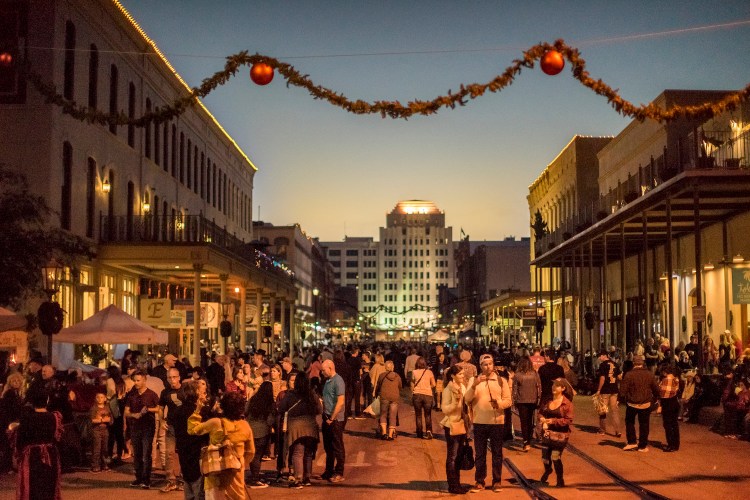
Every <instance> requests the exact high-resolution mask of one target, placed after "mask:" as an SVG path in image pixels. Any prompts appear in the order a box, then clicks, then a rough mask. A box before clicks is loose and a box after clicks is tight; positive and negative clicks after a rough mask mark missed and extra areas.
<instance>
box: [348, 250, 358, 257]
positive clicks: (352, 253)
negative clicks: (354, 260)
mask: <svg viewBox="0 0 750 500" xmlns="http://www.w3.org/2000/svg"><path fill="white" fill-rule="evenodd" d="M358 255H359V250H356V249H355V250H351V249H350V250H347V251H346V256H347V257H356V256H358Z"/></svg>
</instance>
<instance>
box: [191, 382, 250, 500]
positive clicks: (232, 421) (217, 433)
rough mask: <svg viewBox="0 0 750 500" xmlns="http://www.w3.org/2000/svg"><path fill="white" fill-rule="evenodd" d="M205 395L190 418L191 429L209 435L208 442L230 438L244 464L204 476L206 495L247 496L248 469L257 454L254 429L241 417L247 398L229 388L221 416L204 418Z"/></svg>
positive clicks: (232, 499) (229, 499) (239, 499)
mask: <svg viewBox="0 0 750 500" xmlns="http://www.w3.org/2000/svg"><path fill="white" fill-rule="evenodd" d="M204 404H205V399H199V400H198V404H197V405H196V408H195V412H193V414H192V415H191V416H190V418H189V419H188V433H189V434H192V435H194V436H202V435H208V439H209V443H210V444H212V445H220V444H222V443H224V442H226V441H229V442H230V443H231V445H232V448H233V449H234V453H235V454H236V455H237V457H239V459H240V462H241V464H242V466H241V467H240V469H239V470H234V469H227V470H223V471H221V472H220V473H218V474H213V475H210V476H205V478H204V484H203V487H204V489H205V495H206V498H208V499H210V500H213V499H217V500H218V499H222V500H245V499H246V498H247V491H246V490H245V469H246V468H247V467H248V466H249V464H250V461H251V460H252V459H253V455H254V454H255V445H254V443H253V431H252V430H251V429H250V425H249V424H248V423H247V422H245V420H244V419H243V418H242V416H243V414H244V413H245V398H244V397H243V395H242V394H239V393H237V392H228V393H226V394H224V395H223V396H222V397H221V401H220V402H219V406H220V407H221V411H222V416H221V418H218V417H217V418H210V419H208V420H204V416H203V415H202V414H201V410H202V409H203V405H204Z"/></svg>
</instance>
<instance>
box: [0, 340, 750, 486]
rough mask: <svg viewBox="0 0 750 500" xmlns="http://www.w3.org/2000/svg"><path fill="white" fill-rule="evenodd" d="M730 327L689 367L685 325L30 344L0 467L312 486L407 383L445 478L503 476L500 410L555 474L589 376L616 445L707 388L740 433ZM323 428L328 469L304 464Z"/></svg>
mask: <svg viewBox="0 0 750 500" xmlns="http://www.w3.org/2000/svg"><path fill="white" fill-rule="evenodd" d="M728 342H731V337H730V336H723V337H722V341H721V345H720V348H719V349H717V358H716V362H715V363H709V362H708V359H709V358H708V357H704V359H705V360H706V363H704V364H703V366H705V370H703V371H702V372H701V371H698V370H696V369H695V367H697V366H699V361H700V360H699V359H698V356H700V354H701V353H703V354H704V355H706V354H707V353H710V348H709V350H708V351H707V350H706V349H705V347H706V346H709V347H710V343H708V342H706V343H705V345H704V349H703V350H701V346H699V345H698V344H697V338H695V337H694V338H692V339H691V342H690V343H688V344H687V345H684V346H683V345H680V346H677V347H675V348H674V349H672V348H671V347H670V346H669V345H668V343H666V344H665V343H664V342H663V339H658V338H649V339H647V340H646V342H638V343H637V345H636V348H635V349H634V350H633V352H630V353H628V354H627V355H625V356H623V355H621V353H620V352H619V351H618V350H617V349H613V348H612V349H608V350H607V349H602V350H600V352H599V353H598V354H599V355H598V356H592V355H591V354H590V353H588V355H582V356H577V355H575V354H574V353H572V352H571V351H570V350H569V345H566V344H565V343H562V344H560V345H558V346H557V348H556V349H555V348H552V347H548V348H542V347H539V346H537V347H532V346H525V345H521V346H517V348H515V349H506V348H504V347H503V346H502V345H496V344H491V345H488V346H481V345H479V346H477V345H474V346H461V345H455V346H452V347H448V346H444V345H429V344H422V343H406V342H396V343H372V342H371V343H367V344H350V345H344V346H335V347H333V346H331V347H325V348H323V349H319V348H315V347H310V348H307V349H305V350H304V351H297V352H294V353H292V355H291V356H290V355H289V353H285V352H281V351H278V352H277V356H275V358H274V357H272V356H268V355H267V353H266V352H265V351H263V350H262V349H257V350H255V351H254V352H252V353H240V352H232V351H230V353H228V354H215V353H214V354H212V355H211V356H209V355H204V356H203V359H202V362H201V363H200V366H191V365H190V363H189V362H188V360H187V359H182V360H179V359H178V358H177V357H176V356H175V355H173V354H170V353H164V354H163V355H162V356H161V357H159V358H158V361H157V360H156V358H154V357H153V356H151V357H149V356H143V355H142V354H141V353H140V352H138V351H126V353H125V355H124V356H123V357H122V359H120V360H117V362H116V363H115V362H113V363H112V364H111V365H110V366H109V367H108V368H107V369H106V370H97V371H95V372H93V373H89V374H84V373H83V372H81V371H80V370H78V371H75V370H73V371H70V372H58V371H57V370H56V369H55V367H53V366H51V365H49V364H43V362H42V360H41V359H39V358H34V359H32V360H31V361H30V362H29V363H28V364H27V366H26V367H23V370H22V371H19V370H18V368H19V367H14V369H10V370H7V371H6V373H5V374H4V375H3V376H4V378H5V381H4V382H5V383H4V388H3V391H2V397H1V398H0V429H3V430H5V429H11V431H10V432H0V472H4V471H8V470H10V469H11V468H17V470H18V492H19V496H18V498H50V499H56V498H59V497H60V487H59V484H60V481H59V478H60V473H61V471H66V470H71V469H73V468H80V467H82V466H86V467H90V472H91V473H93V474H96V473H99V472H101V471H104V470H107V469H108V468H110V467H115V466H118V467H119V466H121V465H122V464H123V462H124V461H125V460H128V459H129V458H132V462H133V473H134V478H133V481H132V482H131V484H130V486H132V487H134V488H144V489H148V488H151V487H152V486H153V484H154V481H153V479H154V478H153V477H152V470H153V468H154V466H156V467H158V468H161V469H163V471H164V480H163V482H162V483H161V484H159V488H160V489H161V491H163V492H171V491H182V492H184V498H186V499H193V498H209V499H210V498H237V499H244V498H245V495H246V489H247V488H250V489H258V488H265V487H267V486H268V484H269V483H270V482H272V481H277V482H284V483H286V484H288V486H289V487H291V488H304V487H309V486H312V485H313V482H312V480H313V479H315V480H323V481H328V482H330V483H338V482H341V481H344V478H345V465H346V451H345V446H344V431H345V427H346V422H347V420H348V419H361V418H365V414H368V413H369V414H370V415H375V416H377V422H378V426H377V430H376V432H377V434H378V436H379V437H380V438H381V439H383V440H393V439H395V438H396V437H397V435H398V429H399V425H400V422H399V408H400V406H401V405H402V404H404V401H405V399H404V396H405V395H406V394H407V393H408V397H409V398H410V403H411V406H413V408H414V412H415V419H416V422H415V429H414V433H415V434H416V437H417V438H420V439H428V440H429V439H433V438H434V437H435V431H436V429H433V424H432V412H433V411H437V412H441V413H442V416H439V425H440V427H441V428H442V432H443V434H444V436H445V441H446V462H445V472H446V479H447V482H448V490H449V491H450V492H452V493H464V492H466V491H467V488H466V487H464V486H462V484H461V482H460V471H461V470H466V469H472V468H473V469H474V481H473V487H471V491H474V492H476V491H482V490H484V489H485V488H491V489H492V490H494V491H499V490H500V489H501V469H502V459H503V443H504V442H505V441H507V440H509V439H513V438H514V432H513V428H512V423H511V422H512V411H513V409H515V410H516V411H517V413H518V416H519V420H520V436H521V440H522V441H521V442H522V445H521V450H522V451H524V452H530V451H531V449H532V444H533V443H534V442H537V443H538V444H539V445H540V446H541V449H542V452H541V458H542V462H543V465H544V474H543V475H542V477H541V478H540V481H541V482H543V483H546V482H547V481H548V479H549V477H550V475H551V473H552V472H553V471H554V472H555V475H556V479H557V481H556V485H557V486H559V487H563V486H565V480H564V469H563V463H562V454H563V451H564V450H565V447H566V445H567V442H568V439H569V436H570V433H571V430H572V422H573V417H574V405H573V400H574V399H573V396H574V395H575V394H576V390H581V391H584V392H585V391H586V388H587V387H588V388H589V392H591V393H593V394H594V402H595V405H596V409H597V411H598V412H599V417H600V421H599V422H600V429H599V432H600V433H601V434H605V433H607V432H608V424H609V427H610V428H611V432H610V433H611V434H612V435H613V436H615V437H618V438H619V437H621V436H622V425H621V422H620V412H619V409H618V406H619V405H620V404H624V405H625V406H626V408H625V434H626V436H625V443H624V445H623V449H624V450H626V451H629V450H638V451H641V452H644V451H648V434H649V421H650V418H649V417H650V414H651V412H652V411H658V412H660V413H661V414H662V419H663V425H664V428H665V433H666V438H667V443H666V445H665V446H664V448H663V450H664V451H665V452H674V451H678V450H679V448H680V436H679V421H681V420H687V421H694V420H695V419H696V418H697V412H698V410H699V409H700V408H701V407H702V406H707V405H710V404H712V401H711V398H714V399H716V398H718V399H719V402H720V403H721V404H722V405H723V408H724V416H723V422H722V423H723V425H722V430H723V433H724V434H725V435H727V436H728V437H731V438H737V437H740V436H741V435H742V434H743V433H744V434H745V435H746V434H747V430H748V407H749V406H750V380H749V378H750V349H746V350H744V351H743V350H742V346H741V343H739V344H738V343H737V339H734V343H731V344H728ZM722 346H723V347H722ZM714 371H715V372H718V373H713V372H714ZM709 381H710V382H709ZM407 388H408V390H407ZM716 393H718V396H716ZM636 421H637V422H638V426H639V429H638V430H639V432H638V435H636V431H635V424H636ZM16 422H17V423H18V424H17V425H14V424H13V423H16ZM438 430H440V429H438ZM321 440H322V444H323V449H324V452H325V455H326V460H325V469H324V471H322V472H321V473H320V474H319V475H317V476H316V475H314V474H313V473H314V471H313V461H314V459H315V457H316V454H317V452H318V447H319V444H320V441H321ZM208 445H215V446H220V445H227V446H230V447H231V448H232V449H233V451H234V454H235V455H236V456H237V457H238V459H239V460H240V461H241V464H242V466H241V468H240V469H239V470H237V469H232V470H227V471H226V472H225V473H218V474H210V475H207V474H203V473H202V472H201V467H200V461H201V450H202V449H203V448H204V447H206V446H208ZM472 445H473V448H472ZM487 447H489V452H490V455H491V464H490V471H489V475H490V478H491V482H490V483H489V484H487V483H486V481H487V476H488V470H487V451H488V450H487ZM273 460H275V471H274V474H272V476H264V475H263V474H262V473H261V469H262V462H264V461H273ZM467 462H468V463H467ZM30 477H35V478H36V477H44V478H45V479H49V480H45V481H41V482H37V481H34V482H31V481H29V478H30ZM35 489H37V490H35ZM41 490H44V491H41ZM40 492H41V493H40ZM40 495H41V496H40Z"/></svg>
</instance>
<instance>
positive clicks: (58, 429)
mask: <svg viewBox="0 0 750 500" xmlns="http://www.w3.org/2000/svg"><path fill="white" fill-rule="evenodd" d="M29 402H30V403H31V406H32V407H33V411H25V412H22V413H21V419H20V423H19V425H18V430H17V435H16V449H17V450H18V457H19V458H18V479H17V484H16V500H37V499H45V500H47V499H49V500H60V498H61V496H60V454H59V452H58V446H57V444H58V443H59V442H60V439H61V438H62V433H63V424H62V416H61V415H60V413H58V412H56V411H53V412H50V411H47V405H48V404H49V394H48V393H46V392H45V391H43V390H39V391H35V392H34V393H32V395H31V397H30V398H29ZM3 431H4V429H3Z"/></svg>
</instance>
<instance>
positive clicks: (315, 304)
mask: <svg viewBox="0 0 750 500" xmlns="http://www.w3.org/2000/svg"><path fill="white" fill-rule="evenodd" d="M312 294H313V307H314V308H315V343H316V344H318V345H320V339H319V338H318V332H320V327H319V325H318V295H320V290H318V289H317V288H313V290H312Z"/></svg>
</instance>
